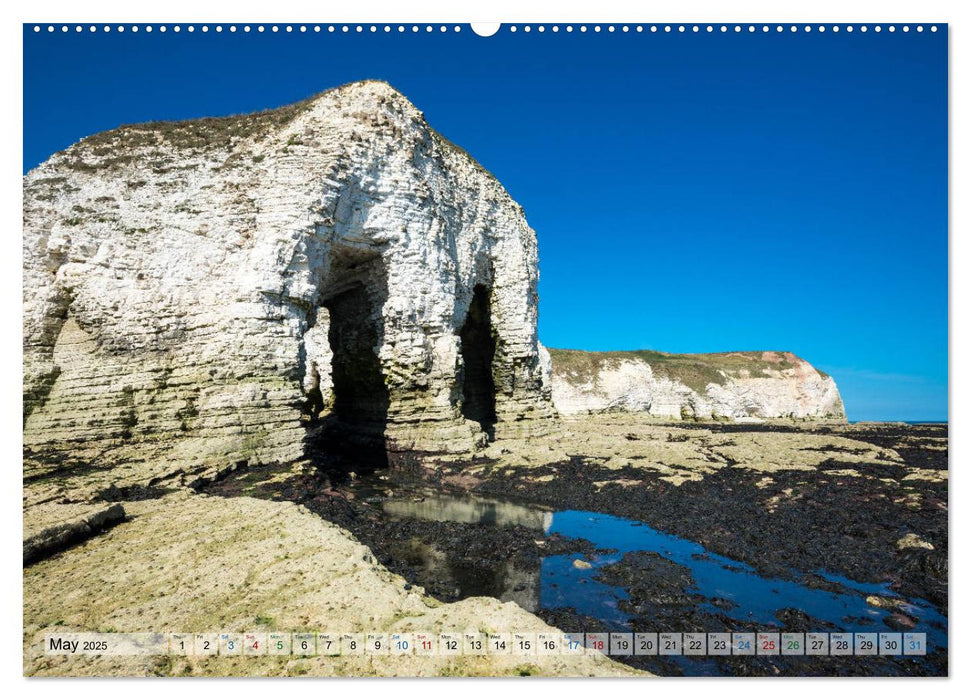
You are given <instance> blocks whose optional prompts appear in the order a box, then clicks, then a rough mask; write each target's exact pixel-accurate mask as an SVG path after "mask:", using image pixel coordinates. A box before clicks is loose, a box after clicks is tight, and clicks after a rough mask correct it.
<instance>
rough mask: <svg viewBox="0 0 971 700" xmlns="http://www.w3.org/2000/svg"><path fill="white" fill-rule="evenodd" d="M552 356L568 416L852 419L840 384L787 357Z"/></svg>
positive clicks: (561, 406) (556, 389) (556, 396)
mask: <svg viewBox="0 0 971 700" xmlns="http://www.w3.org/2000/svg"><path fill="white" fill-rule="evenodd" d="M549 354H550V356H551V358H552V361H551V367H550V371H551V373H552V389H553V402H554V404H555V406H556V409H557V411H558V412H560V413H561V414H563V415H571V414H580V413H599V412H604V411H632V412H641V413H647V414H649V415H651V416H655V417H657V418H662V419H670V418H683V419H695V418H697V419H704V420H710V419H715V420H734V421H745V420H752V419H766V418H770V419H771V418H793V419H806V420H809V419H812V420H839V421H843V420H845V419H846V414H845V412H844V410H843V402H842V400H841V399H840V395H839V391H838V390H837V388H836V382H835V381H833V378H832V377H830V376H829V375H826V374H824V373H822V372H820V371H819V370H817V369H815V368H814V367H813V366H812V365H810V364H809V363H808V362H806V361H805V360H803V359H800V358H798V357H796V356H795V355H793V354H792V353H788V352H727V353H712V354H700V355H675V354H669V353H661V352H651V351H633V352H584V351H581V350H550V351H549Z"/></svg>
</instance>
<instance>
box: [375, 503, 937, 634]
mask: <svg viewBox="0 0 971 700" xmlns="http://www.w3.org/2000/svg"><path fill="white" fill-rule="evenodd" d="M380 507H381V509H382V510H383V512H384V514H385V516H386V517H389V518H396V519H400V518H415V519H420V520H434V521H437V522H462V523H482V524H487V525H492V526H497V527H503V526H511V525H520V526H525V527H528V528H530V529H535V530H536V531H537V534H539V533H540V532H542V533H543V534H544V535H547V536H548V535H560V536H563V537H569V538H577V539H584V540H587V541H588V542H590V543H592V544H593V546H594V547H595V548H596V550H597V552H596V553H594V554H593V555H592V556H588V555H583V554H581V553H579V552H577V553H575V554H557V555H551V556H546V557H543V558H542V559H541V562H540V565H539V567H538V570H533V571H524V570H520V569H515V568H514V567H513V566H512V565H511V564H510V565H509V566H507V567H505V569H504V570H503V571H501V572H497V571H494V570H490V571H488V572H486V571H476V570H474V568H473V569H471V570H470V568H469V566H468V564H467V563H464V564H462V565H460V566H459V565H456V566H454V567H453V569H452V570H451V578H452V580H453V581H454V583H455V585H456V589H457V590H458V592H459V597H467V596H470V595H490V596H493V597H496V598H499V599H500V600H504V601H505V600H515V601H516V602H517V603H518V604H520V605H522V606H523V607H525V608H526V609H528V610H531V611H533V612H535V611H537V610H542V609H545V610H557V609H572V610H573V611H575V612H576V613H578V614H580V615H585V616H589V617H593V618H596V619H597V620H599V621H601V622H602V624H603V625H604V627H605V628H607V629H610V630H615V631H628V630H630V629H631V628H632V622H633V618H632V616H631V614H630V613H628V612H626V611H625V610H624V609H623V608H622V606H621V603H622V602H623V601H625V600H628V597H629V596H628V592H627V591H626V590H625V588H623V587H622V586H615V585H610V584H607V583H605V582H604V581H603V580H601V573H602V570H603V569H604V567H606V566H609V565H611V564H616V563H618V562H620V561H621V560H622V559H623V557H624V555H625V554H627V553H631V552H652V553H655V554H657V555H658V556H660V557H663V558H664V559H666V560H668V561H670V562H673V563H675V564H678V565H680V566H683V567H685V568H686V569H688V570H689V571H690V574H691V578H692V580H693V581H692V584H691V585H690V586H689V587H687V588H686V589H685V593H686V594H688V595H690V596H692V597H694V598H695V599H696V600H697V601H698V609H699V610H700V611H702V612H708V613H711V614H713V615H719V616H722V617H728V618H730V619H732V620H736V621H737V622H738V623H739V627H738V629H739V631H752V630H754V629H758V627H759V626H771V627H779V626H782V625H783V621H782V620H780V619H779V617H778V613H779V612H780V611H782V610H784V609H795V610H799V611H802V612H803V613H805V614H806V615H808V616H810V617H812V618H814V619H816V620H818V621H820V622H822V623H825V624H827V625H828V626H829V629H831V630H836V631H848V632H855V631H866V632H882V631H892V628H890V627H888V626H887V624H886V623H885V622H884V620H885V618H886V617H887V616H888V615H889V613H890V611H889V610H887V609H883V608H879V607H875V606H873V605H870V604H868V603H867V597H868V596H872V595H877V596H880V597H883V598H887V599H891V600H894V601H896V606H897V609H898V610H900V611H901V612H904V613H906V614H907V615H908V616H909V617H911V618H913V619H915V620H916V621H917V625H916V627H915V628H914V630H913V631H917V632H926V633H927V641H928V648H929V649H934V648H946V647H947V619H946V618H945V617H944V616H942V615H941V614H940V613H939V612H938V611H937V610H936V609H935V608H934V606H933V605H931V604H930V603H928V602H927V601H924V600H921V599H912V600H902V599H901V598H900V596H899V595H897V594H896V593H895V592H894V591H893V590H892V589H891V588H890V587H889V584H887V583H862V582H858V581H853V580H851V579H847V578H845V577H841V576H838V575H835V574H832V573H830V572H826V571H816V572H813V573H814V574H816V575H817V576H818V577H820V578H822V579H824V580H826V581H828V582H829V583H832V584H835V586H834V588H836V589H837V590H835V591H833V590H824V589H821V588H813V587H811V586H807V585H805V584H803V583H800V582H799V581H800V580H801V579H802V578H803V576H802V574H801V572H798V571H792V575H791V577H789V578H786V579H782V578H768V577H763V576H761V575H759V574H758V573H757V572H756V569H755V568H754V567H753V566H751V565H749V564H747V563H745V562H741V561H737V560H734V559H730V558H728V557H724V556H721V555H719V554H715V553H713V552H710V551H708V550H707V549H705V548H704V547H703V546H702V545H700V544H698V543H696V542H692V541H690V540H686V539H683V538H680V537H677V536H674V535H670V534H667V533H664V532H661V531H659V530H656V529H654V528H652V527H650V526H649V525H647V524H645V523H643V522H639V521H635V520H629V519H626V518H619V517H615V516H612V515H606V514H603V513H594V512H589V511H577V510H566V511H556V512H551V511H548V510H545V509H542V508H535V507H530V506H524V505H521V504H514V503H506V502H503V501H498V500H495V499H485V498H477V497H474V496H451V495H448V494H442V493H434V494H431V493H429V494H427V495H424V496H422V498H421V499H416V498H413V497H405V498H391V499H386V500H383V501H381V503H380ZM578 559H582V560H583V561H585V562H587V563H588V564H589V567H586V566H582V567H578V566H576V565H575V563H574V562H575V561H576V560H578ZM429 566H435V567H449V566H450V563H449V562H448V561H447V558H443V557H442V556H441V555H438V556H436V557H432V558H431V559H430V560H429ZM800 631H807V632H808V631H816V630H800ZM819 631H823V630H819Z"/></svg>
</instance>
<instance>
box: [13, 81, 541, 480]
mask: <svg viewBox="0 0 971 700" xmlns="http://www.w3.org/2000/svg"><path fill="white" fill-rule="evenodd" d="M24 217H25V218H24V413H25V416H24V420H25V426H24V433H25V434H24V441H25V446H26V447H27V449H28V450H32V451H35V452H44V451H47V452H51V451H60V452H71V453H77V454H85V455H89V456H90V455H92V454H96V455H99V456H100V457H101V458H105V455H116V456H120V457H122V458H126V459H136V458H137V459H139V460H142V461H149V460H154V461H155V462H158V463H173V462H178V463H179V464H182V465H193V464H224V463H227V462H229V463H232V462H233V461H236V460H251V461H262V462H265V461H271V460H290V459H296V458H299V457H301V456H302V455H303V454H305V452H306V450H307V446H308V444H309V443H310V442H312V440H313V439H314V437H315V435H316V432H315V431H318V430H319V429H320V426H321V425H322V424H323V423H324V422H326V421H332V422H333V421H336V422H337V423H338V424H339V425H340V426H341V428H340V430H339V431H338V433H339V434H348V435H349V434H363V435H371V436H377V438H378V440H380V441H382V443H383V441H384V440H386V441H387V446H388V447H390V448H391V449H393V450H411V449H419V450H436V449H444V448H448V449H452V450H456V449H463V448H466V447H471V446H472V445H474V444H476V443H480V444H481V442H482V441H484V440H485V436H486V435H493V434H498V435H503V434H507V433H510V432H512V433H516V432H523V431H526V432H528V431H531V430H542V427H541V426H542V425H543V424H544V423H545V421H546V419H548V418H549V417H550V416H551V414H552V411H551V407H550V402H549V393H548V389H545V390H544V387H543V383H542V371H541V367H540V364H539V357H538V344H537V338H536V320H537V295H536V283H537V276H538V273H537V250H536V238H535V234H534V232H533V230H532V229H530V227H529V226H528V225H527V223H526V220H525V217H524V215H523V211H522V209H521V208H520V207H519V205H517V204H516V203H515V202H514V201H513V200H512V199H511V198H510V197H509V195H508V194H507V193H506V192H505V190H504V189H503V188H502V187H501V185H499V183H498V182H497V181H496V180H495V179H494V178H493V177H492V176H491V175H490V174H489V173H488V172H486V171H485V170H484V169H482V168H481V166H479V165H478V164H477V163H476V162H475V161H474V160H473V159H472V158H471V157H470V156H468V155H467V154H466V153H465V152H464V151H462V150H461V149H459V148H457V147H455V146H454V145H452V144H451V143H449V142H448V141H446V140H445V139H444V138H443V137H441V136H440V135H439V134H437V133H436V132H435V131H434V130H433V129H431V127H430V126H429V125H428V123H427V122H426V121H425V119H424V117H423V115H422V114H421V112H419V111H418V110H417V109H416V108H415V107H414V106H413V105H412V104H411V103H410V102H408V100H407V99H405V98H404V97H403V96H402V95H401V94H400V93H398V92H396V91H395V90H394V89H393V88H391V87H390V86H388V85H387V84H385V83H381V82H373V81H367V82H362V83H354V84H350V85H347V86H344V87H341V88H337V89H334V90H331V91H328V92H326V93H323V94H321V95H319V96H317V97H314V98H312V99H310V100H307V101H305V102H303V103H299V104H296V105H292V106H290V107H286V108H283V109H279V110H274V111H271V112H265V113H260V114H256V115H248V116H241V117H230V118H224V119H203V120H196V121H190V122H180V123H153V124H145V125H135V126H129V127H121V128H119V129H116V130H114V131H109V132H104V133H101V134H96V135H94V136H91V137H89V138H86V139H84V140H83V141H81V142H80V143H78V144H76V145H75V146H72V147H71V148H69V149H67V150H66V151H63V152H61V153H58V154H56V155H54V156H52V157H51V158H50V160H48V161H47V162H46V163H44V164H42V165H41V166H39V167H38V168H36V169H35V170H33V171H31V172H30V173H29V174H28V175H27V176H26V177H25V178H24ZM470 338H471V339H472V341H471V342H470V341H469V339H470ZM482 338H487V339H491V340H492V341H493V342H492V344H491V345H489V346H487V347H486V348H485V350H484V351H483V350H482V349H481V346H482V343H481V342H479V341H480V340H481V339H482ZM470 347H473V348H474V349H475V351H474V352H470V349H469V348H470ZM345 428H346V430H345Z"/></svg>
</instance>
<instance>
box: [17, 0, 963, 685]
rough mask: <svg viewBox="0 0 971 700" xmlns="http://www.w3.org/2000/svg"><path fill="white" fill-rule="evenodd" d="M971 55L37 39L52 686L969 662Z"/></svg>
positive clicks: (31, 535) (729, 32)
mask: <svg viewBox="0 0 971 700" xmlns="http://www.w3.org/2000/svg"><path fill="white" fill-rule="evenodd" d="M315 12H316V13H317V14H318V15H319V14H320V13H321V12H325V11H324V10H319V11H315ZM919 15H921V11H920V8H919V7H916V8H915V10H914V13H913V16H914V19H920V17H919ZM937 17H938V18H939V15H937ZM871 18H874V16H872V15H871ZM214 19H218V17H214ZM308 19H310V18H309V17H308ZM620 19H621V20H622V19H623V17H621V18H620ZM713 19H714V18H713ZM823 19H825V18H823ZM875 19H878V20H879V19H880V18H879V17H875ZM930 19H934V16H932V17H930ZM948 34H949V31H948V24H947V23H946V22H931V21H925V22H919V21H911V22H891V23H888V22H880V21H873V22H855V23H840V22H837V23H833V22H822V21H816V22H812V23H806V22H800V23H792V22H787V23H777V22H776V23H766V22H744V23H723V22H683V23H671V22H654V23H652V22H624V21H616V22H588V23H583V22H541V21H535V22H527V23H522V22H520V23H515V22H506V23H494V24H468V23H464V22H448V23H442V22H431V23H430V22H428V21H425V22H402V21H396V22H388V23H378V22H367V23H345V22H326V21H318V22H311V21H306V22H296V21H291V22H229V21H224V22H221V21H213V22H209V23H202V22H177V21H171V22H162V23H149V22H136V23H129V22H113V21H105V20H104V19H103V18H102V19H101V20H99V21H98V22H84V23H65V22H30V21H27V22H26V23H25V24H23V26H22V40H23V162H22V175H23V180H22V185H23V195H22V207H23V242H22V279H23V307H22V321H23V347H22V352H23V374H22V384H23V433H22V437H23V452H22V460H23V462H22V464H23V482H22V488H23V674H24V675H25V676H31V677H34V676H71V677H76V676H101V677H104V676H110V677H114V676H121V677H146V676H153V677H158V676H162V677H176V676H274V677H276V676H294V677H296V676H301V677H332V676H342V677H359V676H368V677H375V676H376V677H384V676H397V677H401V676H405V677H411V676H415V677H417V676H421V677H429V676H453V677H454V676H462V677H468V676H488V677H496V676H503V677H506V676H508V677H516V678H519V677H524V676H546V677H618V676H619V677H632V678H647V677H650V676H665V677H697V676H719V677H739V676H759V677H763V676H764V677H775V678H779V677H785V678H792V677H805V676H814V677H818V676H841V677H846V676H853V677H879V676H893V677H913V676H917V677H928V676H947V675H948V674H949V665H948V658H949V657H948V603H949V598H948V551H949V550H948V534H949V532H948V513H949V510H948V506H949V499H948V486H949V480H948V454H949V444H948V283H949V280H948V245H949V239H948V162H949V161H948V129H949V125H948V51H949V47H948ZM911 687H912V686H911Z"/></svg>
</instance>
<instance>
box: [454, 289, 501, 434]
mask: <svg viewBox="0 0 971 700" xmlns="http://www.w3.org/2000/svg"><path fill="white" fill-rule="evenodd" d="M459 337H460V339H461V352H462V382H461V384H462V415H463V416H464V417H465V418H467V419H469V420H473V421H475V422H477V423H478V424H479V425H480V426H481V428H482V430H483V432H485V433H486V434H487V435H488V436H489V437H490V439H491V438H493V437H495V425H496V420H497V418H496V383H495V379H494V377H493V368H492V363H493V360H495V355H496V339H495V335H494V333H493V329H492V302H491V299H490V292H489V289H488V288H487V287H486V286H485V285H483V284H479V285H476V287H475V289H474V291H473V294H472V303H471V304H470V305H469V312H468V315H467V316H466V317H465V323H464V324H462V329H461V331H460V332H459Z"/></svg>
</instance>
